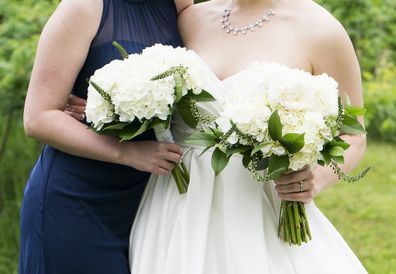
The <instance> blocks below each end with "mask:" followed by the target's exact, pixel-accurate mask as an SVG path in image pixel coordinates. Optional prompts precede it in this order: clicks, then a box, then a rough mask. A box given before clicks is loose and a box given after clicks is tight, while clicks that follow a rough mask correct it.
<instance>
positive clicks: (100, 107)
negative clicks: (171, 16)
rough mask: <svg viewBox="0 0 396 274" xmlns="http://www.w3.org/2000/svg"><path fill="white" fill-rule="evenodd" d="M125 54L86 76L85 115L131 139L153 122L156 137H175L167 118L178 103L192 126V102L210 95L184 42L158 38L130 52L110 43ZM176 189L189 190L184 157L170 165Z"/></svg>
mask: <svg viewBox="0 0 396 274" xmlns="http://www.w3.org/2000/svg"><path fill="white" fill-rule="evenodd" d="M113 44H114V46H116V48H117V49H118V50H119V51H120V54H121V56H122V57H123V60H114V61H112V62H110V63H109V64H107V65H105V66H104V67H102V68H100V69H98V70H96V71H95V73H94V75H93V76H91V78H90V79H89V87H88V98H87V105H86V111H85V112H86V117H87V121H88V122H89V123H91V128H92V129H93V130H95V131H96V132H98V133H101V134H107V135H114V136H117V137H119V138H120V140H121V141H126V140H131V139H133V138H135V137H136V136H138V135H140V134H142V133H144V132H146V131H147V130H149V129H151V128H153V129H154V132H155V135H156V137H157V139H158V140H159V141H167V142H173V138H172V135H171V132H170V130H169V125H170V121H171V118H172V115H173V113H174V111H175V110H176V109H177V110H178V112H179V113H180V116H181V117H182V118H183V120H184V121H185V122H186V123H187V124H188V125H189V126H191V127H196V126H197V123H198V120H197V119H196V118H195V116H194V115H193V114H192V111H191V110H192V109H196V107H195V103H196V102H200V101H213V100H214V98H213V97H212V96H211V95H210V94H209V93H208V92H206V91H205V90H203V87H204V85H205V84H206V81H207V78H206V72H207V70H205V67H203V65H202V64H201V62H200V61H199V59H197V58H196V55H195V53H193V52H192V51H189V50H186V49H185V48H181V47H178V48H173V47H171V46H164V45H161V44H156V45H154V46H152V47H148V48H146V49H144V50H143V52H142V53H141V54H132V55H129V56H128V54H127V53H126V52H125V50H124V49H123V48H122V47H121V45H119V44H118V43H117V42H114V43H113ZM172 175H173V177H174V179H175V182H176V184H177V187H178V189H179V192H180V193H184V192H186V191H187V186H188V183H189V172H188V170H187V169H186V167H185V165H184V163H183V162H181V163H180V164H178V165H176V167H175V168H174V169H173V170H172Z"/></svg>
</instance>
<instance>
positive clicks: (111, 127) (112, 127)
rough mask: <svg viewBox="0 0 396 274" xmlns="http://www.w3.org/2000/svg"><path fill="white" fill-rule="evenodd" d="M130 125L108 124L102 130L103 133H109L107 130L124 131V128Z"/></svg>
mask: <svg viewBox="0 0 396 274" xmlns="http://www.w3.org/2000/svg"><path fill="white" fill-rule="evenodd" d="M127 125H128V123H119V122H116V123H110V124H107V125H104V126H103V127H102V129H101V131H107V130H115V131H116V130H121V129H123V128H124V127H126V126H127Z"/></svg>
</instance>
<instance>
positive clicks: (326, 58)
mask: <svg viewBox="0 0 396 274" xmlns="http://www.w3.org/2000/svg"><path fill="white" fill-rule="evenodd" d="M332 19H333V18H332ZM324 27H326V28H325V29H323V28H319V29H321V33H322V34H320V35H322V36H320V37H317V36H316V39H315V41H313V47H312V48H313V50H312V62H311V63H312V68H313V71H314V74H322V73H327V74H329V75H330V76H332V77H333V78H334V79H335V80H336V81H337V82H338V83H339V90H340V91H341V93H344V94H346V95H348V96H349V98H350V99H351V103H352V104H353V105H359V106H362V105H363V96H362V83H361V75H360V68H359V63H358V61H357V58H356V54H355V51H354V49H353V45H352V43H351V41H350V39H349V37H348V35H347V34H346V32H345V30H344V28H343V27H342V26H341V24H339V23H338V22H334V20H331V22H329V23H328V24H326V25H325V26H324ZM323 34H324V35H323ZM360 122H361V123H363V119H362V118H361V119H360ZM341 137H342V138H343V139H344V140H345V141H346V142H347V143H349V144H350V145H351V146H350V148H349V149H348V150H347V151H346V153H345V164H344V165H342V166H341V168H342V170H343V171H344V172H345V173H348V172H350V171H352V170H353V169H354V168H355V167H356V166H357V164H358V163H359V161H360V160H361V158H362V157H363V154H364V151H365V146H366V136H365V135H342V136H341ZM300 181H303V184H304V188H303V189H304V190H305V191H304V192H301V193H299V187H300V186H299V184H298V182H300ZM336 182H338V177H337V175H336V174H334V172H333V170H332V169H331V168H330V167H322V166H318V167H316V168H314V169H312V170H308V169H305V170H302V171H299V172H293V173H290V174H287V175H284V176H282V177H281V178H280V179H279V180H278V181H277V182H276V183H277V186H276V189H277V191H278V193H279V197H280V198H282V199H286V200H292V201H293V200H296V201H303V202H308V201H310V200H311V199H313V198H314V197H315V196H316V195H317V194H318V193H320V192H322V191H323V190H324V189H326V188H327V187H329V186H331V185H333V184H335V183H336ZM293 192H294V193H293Z"/></svg>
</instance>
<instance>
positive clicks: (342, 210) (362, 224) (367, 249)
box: [316, 142, 396, 274]
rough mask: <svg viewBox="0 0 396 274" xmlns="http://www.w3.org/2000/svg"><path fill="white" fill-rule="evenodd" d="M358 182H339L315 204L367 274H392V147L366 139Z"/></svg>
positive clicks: (395, 185) (395, 224)
mask: <svg viewBox="0 0 396 274" xmlns="http://www.w3.org/2000/svg"><path fill="white" fill-rule="evenodd" d="M367 166H372V169H371V171H370V172H369V173H368V174H367V176H366V177H365V178H363V179H362V180H361V181H359V182H357V183H354V184H348V183H340V184H338V185H336V186H335V187H332V188H331V189H329V190H328V191H326V192H324V193H322V194H321V195H320V196H319V197H318V198H317V199H316V204H317V205H318V207H319V208H320V209H321V210H322V211H323V212H324V214H325V215H326V216H327V217H328V219H329V220H330V221H331V222H332V223H333V224H334V226H335V227H336V228H337V229H338V230H339V232H340V233H341V234H342V235H343V237H344V238H345V240H346V241H347V242H348V244H349V245H350V246H351V247H352V249H353V250H354V251H355V253H356V254H357V256H358V257H359V259H360V260H361V261H362V263H363V264H364V266H365V267H366V268H367V271H368V272H369V273H370V274H396V211H395V210H394V209H395V208H396V199H395V197H396V173H394V172H393V171H394V169H395V167H396V147H395V146H394V145H391V144H383V143H377V142H369V144H368V148H367V152H366V155H365V158H364V159H363V161H362V163H361V164H360V168H361V169H362V168H363V167H367Z"/></svg>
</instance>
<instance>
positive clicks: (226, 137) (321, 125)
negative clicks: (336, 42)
mask: <svg viewBox="0 0 396 274" xmlns="http://www.w3.org/2000/svg"><path fill="white" fill-rule="evenodd" d="M227 92H228V93H227V96H226V97H225V100H224V102H222V110H221V112H220V114H219V116H218V117H217V119H216V121H215V122H214V123H212V124H207V125H206V126H204V127H203V128H202V131H201V132H199V133H196V134H194V135H192V136H191V137H190V138H189V142H190V143H192V144H195V145H202V146H205V147H207V148H209V147H214V150H213V154H212V167H213V170H214V172H215V175H216V176H217V175H218V174H220V172H221V171H222V170H223V169H224V168H225V167H226V166H227V164H228V161H229V159H230V157H231V156H232V155H233V154H241V155H242V156H243V158H242V164H243V165H244V166H245V167H246V168H247V169H248V170H250V171H251V173H252V175H253V176H254V178H255V179H256V180H257V181H259V182H271V181H273V180H276V179H277V178H279V177H280V176H282V175H283V174H284V173H285V172H289V171H298V170H301V169H303V168H305V167H310V166H314V165H317V164H319V165H322V166H331V167H332V168H333V170H334V171H335V173H336V174H337V175H338V176H339V177H340V179H343V180H345V181H348V182H355V181H357V180H359V179H360V178H361V177H363V176H364V175H365V174H366V173H367V172H368V170H369V169H366V170H364V171H363V172H361V173H360V174H359V175H358V176H355V177H350V176H348V175H346V174H345V173H344V172H343V171H342V170H341V168H340V167H339V165H340V164H343V163H344V153H345V150H346V149H348V147H349V144H348V143H346V142H345V141H344V140H342V139H341V138H340V135H341V134H365V133H366V131H365V129H364V128H363V126H362V125H361V124H360V123H359V121H358V116H360V115H363V114H364V109H363V108H362V107H358V106H351V105H350V103H349V102H348V100H345V105H343V104H342V103H341V97H340V94H339V91H338V84H337V82H336V81H335V80H334V79H333V78H331V77H329V76H327V75H326V74H322V75H318V76H313V75H311V74H309V73H307V72H304V71H302V70H298V69H291V68H288V67H286V66H283V65H280V64H275V63H256V64H252V65H251V66H250V67H248V68H247V69H246V70H244V71H242V72H241V73H239V74H238V75H236V76H235V77H233V82H232V83H231V84H230V86H229V87H228V88H227ZM278 235H279V237H280V238H282V239H283V240H284V241H286V242H288V243H289V244H291V245H301V244H302V243H303V242H308V241H309V240H310V239H311V238H312V235H311V231H310V228H309V223H308V217H307V214H306V212H305V207H304V204H303V203H302V202H291V201H282V202H281V207H280V212H279V227H278Z"/></svg>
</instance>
